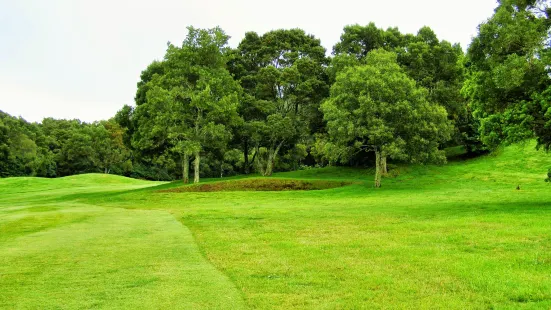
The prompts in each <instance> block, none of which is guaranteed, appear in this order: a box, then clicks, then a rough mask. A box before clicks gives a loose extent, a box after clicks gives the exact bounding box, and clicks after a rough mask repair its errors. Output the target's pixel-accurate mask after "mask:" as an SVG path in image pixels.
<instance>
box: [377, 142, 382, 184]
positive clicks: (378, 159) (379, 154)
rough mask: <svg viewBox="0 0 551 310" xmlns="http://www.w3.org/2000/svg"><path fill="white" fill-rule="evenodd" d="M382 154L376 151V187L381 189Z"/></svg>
mask: <svg viewBox="0 0 551 310" xmlns="http://www.w3.org/2000/svg"><path fill="white" fill-rule="evenodd" d="M381 168H382V165H381V152H379V151H378V150H375V187H376V188H379V187H381Z"/></svg>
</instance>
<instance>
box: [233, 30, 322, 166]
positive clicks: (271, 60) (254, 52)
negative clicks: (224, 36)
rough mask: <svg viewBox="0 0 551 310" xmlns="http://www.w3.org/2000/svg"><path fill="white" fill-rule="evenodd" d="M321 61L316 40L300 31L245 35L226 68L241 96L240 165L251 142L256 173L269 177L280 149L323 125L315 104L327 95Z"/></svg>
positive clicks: (291, 146)
mask: <svg viewBox="0 0 551 310" xmlns="http://www.w3.org/2000/svg"><path fill="white" fill-rule="evenodd" d="M327 63H328V59H327V57H326V56H325V49H324V48H323V47H322V46H321V44H320V41H319V40H318V39H316V38H315V37H313V36H312V35H307V34H306V33H305V32H304V31H303V30H300V29H291V30H275V31H270V32H268V33H266V34H264V35H263V36H258V35H257V34H256V33H248V34H247V35H246V36H245V39H243V41H242V42H241V43H240V45H239V47H238V49H237V51H236V52H235V53H234V60H233V61H232V62H231V66H230V68H231V70H232V73H233V74H234V76H235V77H236V78H237V79H238V80H239V81H240V83H241V85H242V87H243V88H244V90H245V94H246V95H245V97H244V99H245V100H244V103H245V105H246V106H245V107H244V109H243V110H242V112H243V113H245V114H244V119H245V121H246V122H245V124H244V125H245V126H246V127H245V128H244V130H243V131H242V133H241V135H242V137H243V140H244V141H245V142H244V145H243V147H244V155H245V161H246V162H248V152H249V150H248V148H249V146H250V144H253V145H254V149H255V159H256V161H257V163H258V164H259V167H260V168H259V170H260V171H261V173H262V174H264V175H271V174H272V171H273V166H274V162H275V160H276V158H277V157H278V154H279V153H280V152H281V150H282V148H284V147H288V148H289V149H291V148H293V147H294V146H295V145H296V143H297V142H298V141H299V140H300V138H301V137H303V136H305V135H307V134H308V133H309V132H312V131H313V132H315V131H317V130H319V128H320V127H321V126H323V123H322V116H321V114H320V113H319V105H320V103H321V101H322V100H323V98H325V97H326V96H327V94H328V78H327V74H326V72H325V70H324V66H325V65H327ZM274 128H278V129H281V130H274ZM261 154H262V155H263V156H260V155H261Z"/></svg>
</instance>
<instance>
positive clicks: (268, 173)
mask: <svg viewBox="0 0 551 310" xmlns="http://www.w3.org/2000/svg"><path fill="white" fill-rule="evenodd" d="M273 169H274V152H273V151H271V150H270V152H269V153H268V161H267V162H266V170H265V171H264V176H265V177H269V176H271V175H272V172H273Z"/></svg>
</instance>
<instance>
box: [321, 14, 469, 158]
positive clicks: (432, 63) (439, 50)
mask: <svg viewBox="0 0 551 310" xmlns="http://www.w3.org/2000/svg"><path fill="white" fill-rule="evenodd" d="M377 48H382V49H385V50H387V51H390V52H395V53H396V54H397V55H398V64H400V66H401V67H402V68H403V69H404V71H405V72H406V73H407V74H408V75H409V76H410V77H411V78H412V79H414V80H415V81H416V82H417V85H419V86H422V87H424V88H426V89H427V90H428V96H427V99H428V100H429V101H432V102H434V103H437V104H439V105H441V106H443V107H444V108H446V111H447V113H448V118H449V119H450V120H451V121H453V122H454V124H455V133H454V139H453V140H452V141H450V143H454V145H458V144H463V145H465V147H466V148H467V149H469V150H477V149H478V141H477V140H476V138H477V137H478V136H477V135H476V134H474V133H473V132H472V127H473V126H474V125H475V123H476V121H475V120H474V119H472V118H471V117H469V114H470V113H469V111H468V108H467V102H466V100H465V99H464V98H463V96H462V95H461V87H462V85H463V80H464V68H463V67H464V61H463V60H464V55H463V50H462V49H461V47H460V46H459V44H453V45H452V44H450V43H449V42H447V41H440V40H439V39H438V37H437V36H436V34H435V33H434V31H433V30H432V29H430V28H429V27H423V28H421V29H419V31H418V32H417V34H416V35H412V34H402V33H400V31H399V30H398V29H397V28H388V29H387V30H383V29H379V28H377V27H376V26H375V24H374V23H370V24H369V25H367V26H360V25H351V26H346V27H345V28H344V32H343V34H342V36H341V40H340V42H338V43H337V44H336V45H335V47H334V48H333V53H334V54H335V57H334V58H333V61H332V64H331V67H330V68H329V70H330V72H332V73H333V75H332V76H333V77H334V76H335V75H334V74H335V71H339V70H342V69H343V68H345V67H348V66H350V65H353V63H354V61H353V59H352V60H351V59H350V57H353V58H354V59H355V60H356V62H357V63H358V64H360V63H362V62H363V63H365V56H366V55H367V54H368V53H369V52H370V51H372V50H375V49H377Z"/></svg>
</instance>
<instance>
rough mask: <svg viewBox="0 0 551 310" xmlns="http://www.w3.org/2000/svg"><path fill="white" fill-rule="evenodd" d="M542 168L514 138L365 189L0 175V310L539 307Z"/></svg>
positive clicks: (347, 177)
mask: <svg viewBox="0 0 551 310" xmlns="http://www.w3.org/2000/svg"><path fill="white" fill-rule="evenodd" d="M548 167H551V156H549V155H546V154H544V153H542V152H537V151H535V150H533V145H527V146H511V147H508V148H504V149H502V150H500V151H499V152H497V153H496V154H492V155H488V156H484V157H481V158H477V159H471V160H466V161H460V160H458V161H452V162H450V163H449V164H448V165H445V166H397V167H396V168H395V169H394V171H393V175H397V176H396V177H392V178H385V179H383V188H381V189H374V188H373V187H372V180H373V176H372V171H369V170H368V171H366V170H358V169H344V168H335V167H333V168H324V169H312V170H304V171H296V172H290V173H281V174H277V175H275V176H274V177H273V178H270V179H267V180H269V181H264V180H263V181H259V179H252V180H251V179H246V178H245V179H243V178H237V179H235V180H233V181H230V182H229V183H228V182H216V180H209V181H208V182H206V183H205V184H210V185H208V186H210V187H211V188H217V189H219V188H223V189H227V188H228V187H229V188H230V189H231V190H235V189H241V188H243V187H244V186H245V187H247V186H252V185H253V184H255V182H264V184H274V183H275V184H280V183H282V182H283V183H285V182H286V181H285V180H295V182H296V183H297V184H304V182H306V183H307V182H311V183H312V182H313V183H316V182H317V181H316V180H321V181H322V184H325V183H332V182H337V183H339V182H342V183H346V184H350V185H347V186H344V187H336V188H331V189H324V190H315V191H216V192H201V191H199V192H193V191H190V192H185V190H183V189H184V188H192V187H193V186H189V185H188V186H184V187H182V184H181V182H174V183H166V184H165V183H149V182H144V181H136V180H128V179H124V178H119V177H113V176H102V175H83V176H75V177H72V178H64V179H57V180H42V179H32V178H25V179H18V178H15V179H4V180H0V194H1V195H2V196H1V198H0V287H1V288H2V290H0V308H21V309H28V308H65V309H73V308H118V309H120V308H167V309H168V308H195V309H197V308H205V309H206V308H223V307H227V308H232V309H240V308H254V309H356V308H368V309H378V308H398V309H409V308H430V309H434V308H446V309H479V308H495V309H518V308H524V309H549V308H551V277H549V274H551V184H549V183H545V182H544V181H543V180H544V179H545V176H546V172H547V168H548ZM261 180H262V179H261ZM232 183H233V184H232ZM517 186H520V188H521V189H520V190H516V187H517ZM259 187H262V186H260V185H259ZM183 191H184V192H183Z"/></svg>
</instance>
